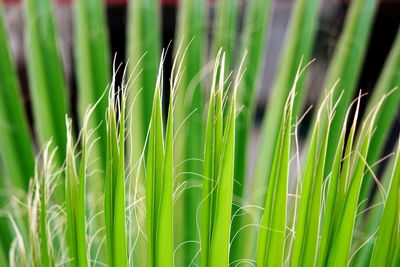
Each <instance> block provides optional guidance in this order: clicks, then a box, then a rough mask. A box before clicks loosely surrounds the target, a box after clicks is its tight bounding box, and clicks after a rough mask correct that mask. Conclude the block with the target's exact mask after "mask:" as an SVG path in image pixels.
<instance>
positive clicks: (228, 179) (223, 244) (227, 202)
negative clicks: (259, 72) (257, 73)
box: [209, 88, 236, 267]
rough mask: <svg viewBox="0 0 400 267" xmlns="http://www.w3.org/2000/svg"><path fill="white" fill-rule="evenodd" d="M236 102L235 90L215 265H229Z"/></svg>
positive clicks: (226, 143) (221, 185) (222, 162)
mask: <svg viewBox="0 0 400 267" xmlns="http://www.w3.org/2000/svg"><path fill="white" fill-rule="evenodd" d="M235 90H236V89H235ZM220 91H221V88H220ZM235 102H236V95H235V92H234V93H233V96H232V100H231V106H230V109H229V113H228V118H227V122H226V125H225V132H224V137H223V139H224V140H223V147H222V151H221V153H222V154H221V159H220V166H219V175H218V180H217V188H216V190H217V192H216V200H215V218H214V225H213V230H212V231H213V232H212V239H211V243H210V259H209V266H215V267H217V266H228V265H229V247H230V246H229V245H230V242H229V241H230V221H231V205H232V196H233V174H234V160H235V113H236V107H235Z"/></svg>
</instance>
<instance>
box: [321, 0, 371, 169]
mask: <svg viewBox="0 0 400 267" xmlns="http://www.w3.org/2000/svg"><path fill="white" fill-rule="evenodd" d="M377 2H378V1H376V0H355V1H352V2H351V5H350V8H349V10H348V12H347V15H346V19H345V23H344V29H343V32H342V34H341V36H340V40H339V43H338V45H337V48H336V50H335V53H334V55H333V59H332V62H331V63H330V66H329V69H328V73H327V75H326V77H325V82H324V87H323V88H331V87H332V86H333V84H334V83H336V82H337V80H338V79H339V83H338V85H337V88H338V90H337V91H335V93H334V96H333V101H337V99H338V97H339V95H340V94H341V92H342V91H343V95H342V97H341V101H340V103H339V105H338V107H337V110H336V114H335V117H334V119H333V121H332V125H331V129H332V131H331V132H330V136H329V144H328V151H334V150H335V146H336V144H337V142H338V140H339V138H340V133H341V125H342V124H343V120H344V117H345V113H346V107H347V106H348V105H349V103H350V102H351V100H352V99H353V97H354V93H355V89H356V86H357V82H358V78H359V74H360V71H361V67H362V64H363V62H364V55H365V51H366V49H367V45H368V40H369V35H370V32H371V28H372V22H373V19H374V15H375V11H376V7H377ZM322 100H323V96H321V97H320V101H319V102H320V103H321V102H322ZM325 123H326V121H325V122H324V121H322V125H323V124H325ZM333 155H334V153H328V155H327V160H326V161H327V162H326V171H325V174H327V172H329V170H330V169H331V166H332V162H333Z"/></svg>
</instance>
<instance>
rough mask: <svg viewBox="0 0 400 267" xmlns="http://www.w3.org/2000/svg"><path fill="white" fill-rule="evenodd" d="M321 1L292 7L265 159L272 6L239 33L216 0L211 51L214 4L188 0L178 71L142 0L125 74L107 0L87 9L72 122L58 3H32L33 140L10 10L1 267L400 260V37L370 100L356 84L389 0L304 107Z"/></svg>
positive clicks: (2, 57) (1, 142)
mask: <svg viewBox="0 0 400 267" xmlns="http://www.w3.org/2000/svg"><path fill="white" fill-rule="evenodd" d="M319 2H320V1H318V0H298V1H297V2H296V4H295V5H294V9H293V14H292V17H291V21H290V24H289V28H288V33H287V37H286V42H285V46H284V47H283V50H282V56H281V59H280V63H279V67H278V72H277V77H276V80H275V82H274V84H273V86H272V88H271V95H270V97H269V100H268V103H267V108H266V113H265V115H264V121H263V123H262V129H261V136H260V140H258V143H257V144H258V147H257V151H252V150H250V148H249V141H250V136H251V133H252V131H253V123H254V120H253V117H254V110H255V105H256V104H255V103H256V100H255V99H256V96H257V86H259V83H260V82H259V81H260V73H261V71H260V70H261V65H262V59H263V56H264V47H265V42H266V37H267V36H268V26H267V25H268V22H269V14H270V4H271V3H270V1H266V0H254V1H249V2H248V3H247V4H246V6H245V18H244V22H243V29H242V31H241V34H240V36H237V30H238V29H237V27H236V25H237V24H238V19H239V16H238V11H239V1H230V0H220V1H218V4H217V6H216V7H217V8H216V13H215V20H214V27H213V37H212V38H211V40H207V38H206V36H207V32H206V30H205V29H206V27H205V24H206V15H205V14H206V6H205V1H203V0H182V1H181V5H180V11H179V23H178V24H177V25H178V26H177V27H178V28H177V39H176V41H175V44H174V48H173V52H172V53H173V58H174V62H173V67H172V71H171V73H166V74H165V73H164V61H165V54H166V52H161V51H160V47H159V43H160V42H159V40H160V32H159V29H158V27H159V25H158V24H159V15H158V12H159V10H158V8H159V7H158V4H157V3H158V1H156V0H151V1H145V0H135V1H130V4H129V14H128V15H129V16H128V42H127V54H128V58H129V62H128V63H127V66H126V67H125V68H124V69H122V68H121V66H118V65H117V63H115V62H114V63H113V64H112V65H113V69H112V71H109V69H110V65H111V63H110V62H111V60H110V57H109V55H108V43H107V31H106V27H105V16H104V10H103V5H102V2H101V1H100V0H82V1H77V2H76V3H75V5H74V11H75V13H74V29H75V31H74V33H75V38H74V42H75V43H74V52H75V58H76V60H75V63H76V67H75V71H76V74H77V85H78V92H79V95H78V96H79V103H78V107H77V110H78V118H77V119H78V120H79V122H78V123H74V121H73V119H72V118H71V112H70V110H71V104H69V101H68V100H67V99H68V97H67V95H68V90H67V83H66V82H65V77H64V72H63V69H62V64H61V59H60V56H59V52H58V51H59V49H58V44H57V38H56V36H57V34H56V32H57V31H56V27H55V24H54V22H53V12H52V5H51V2H50V0H25V2H24V5H25V6H24V7H25V8H24V10H25V15H26V28H27V35H26V38H27V63H28V70H29V73H28V74H29V89H30V94H31V99H32V104H33V115H34V125H33V130H34V136H32V134H31V132H30V129H29V128H30V125H29V124H28V123H27V119H26V116H25V108H24V106H23V105H22V97H21V92H20V86H19V82H18V79H17V74H16V72H15V69H14V66H13V62H12V59H11V55H10V49H9V44H8V39H7V34H6V31H5V27H4V21H3V18H2V12H0V77H2V79H0V127H1V128H0V155H1V158H0V159H1V162H0V163H1V165H0V190H1V191H0V234H1V239H0V266H7V265H9V266H24V267H25V266H46V267H47V266H115V267H120V266H203V267H206V266H213V267H219V266H332V267H333V266H335V267H336V266H399V265H400V230H399V229H400V201H399V199H400V142H399V140H398V138H397V141H396V145H395V146H393V149H392V152H391V153H390V154H389V155H385V154H383V152H384V146H385V144H386V141H387V139H388V136H389V135H390V134H392V131H391V127H392V125H393V122H394V120H395V119H396V116H398V113H399V108H398V107H399V103H400V90H398V89H397V86H398V85H399V84H400V32H398V33H397V36H396V39H395V41H394V43H393V46H392V49H391V51H390V53H389V55H388V57H387V59H386V62H385V66H384V68H383V69H382V71H381V75H380V77H379V80H378V82H377V83H376V85H375V88H374V91H373V93H372V95H371V96H367V95H366V94H364V93H363V92H362V91H361V90H360V91H358V90H357V85H356V84H357V80H358V76H359V73H360V69H361V66H362V64H363V58H364V54H365V50H366V47H367V44H368V36H369V33H370V28H371V24H372V22H373V17H374V13H375V10H376V6H377V1H375V0H354V1H352V3H351V5H350V8H349V11H348V15H347V17H346V20H345V24H344V29H343V32H342V34H341V37H340V40H339V42H338V44H337V47H336V50H335V53H334V56H333V58H332V62H331V64H330V67H329V69H328V71H327V76H326V78H325V83H324V88H323V89H321V96H320V100H319V102H318V103H317V105H316V107H314V108H312V109H308V107H304V102H305V101H304V99H305V97H306V96H307V93H308V86H307V83H306V79H307V71H308V69H309V66H310V65H311V64H312V60H311V51H312V48H313V43H314V36H315V32H316V27H317V24H318V23H317V22H318V10H319V5H320V3H319ZM0 11H1V10H0ZM236 40H240V41H239V42H236ZM208 41H210V42H211V46H210V49H209V51H206V48H207V47H208V45H207V42H208ZM170 53H171V52H170ZM117 73H122V76H123V78H122V84H118V83H117V82H116V80H115V77H116V74H117ZM164 76H166V77H168V78H167V79H164ZM164 80H168V81H169V84H168V86H165V83H164V82H163V81H164ZM167 98H168V99H167ZM362 103H367V104H366V108H365V109H364V108H362ZM304 110H306V111H304ZM305 117H308V118H310V121H311V122H312V124H311V126H310V127H309V129H308V135H307V137H306V138H304V140H302V139H300V138H299V134H298V132H299V130H298V129H299V127H300V126H301V125H302V122H303V119H304V118H305ZM74 125H78V126H77V128H76V127H75V126H74ZM396 134H398V133H396ZM250 153H257V156H256V164H255V168H254V170H252V171H249V168H250V167H249V164H248V163H249V160H248V158H249V155H250ZM249 173H251V174H252V175H251V177H248V176H249V175H248V174H249Z"/></svg>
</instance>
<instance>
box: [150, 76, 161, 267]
mask: <svg viewBox="0 0 400 267" xmlns="http://www.w3.org/2000/svg"><path fill="white" fill-rule="evenodd" d="M159 86H160V84H157V87H156V91H155V94H154V101H153V112H152V116H151V122H150V133H149V143H148V147H147V162H146V225H147V238H148V242H149V245H148V257H149V261H148V262H149V266H156V265H157V264H158V262H157V256H158V255H156V253H157V251H156V248H157V225H158V224H159V216H160V214H159V211H160V204H161V202H160V201H161V190H162V181H160V177H163V173H164V170H163V166H164V155H165V154H164V153H165V152H164V136H163V122H162V111H161V96H160V87H159ZM160 264H161V263H160Z"/></svg>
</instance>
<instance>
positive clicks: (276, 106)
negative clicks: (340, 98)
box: [250, 0, 332, 205]
mask: <svg viewBox="0 0 400 267" xmlns="http://www.w3.org/2000/svg"><path fill="white" fill-rule="evenodd" d="M318 10H319V1H318V0H302V1H297V2H296V6H295V8H294V11H293V14H292V16H291V20H290V25H289V28H288V31H287V35H286V40H285V47H284V48H283V51H282V55H281V59H280V63H279V65H278V66H279V67H278V71H277V75H278V76H277V77H276V80H275V82H274V85H273V87H272V90H271V92H272V96H271V97H270V100H269V103H268V107H267V110H266V113H265V116H264V120H263V124H262V132H261V139H260V142H261V143H260V145H259V150H258V156H257V163H256V168H255V174H254V175H255V176H254V181H253V184H252V187H251V188H250V196H251V200H252V201H251V202H252V203H255V204H258V205H259V204H262V203H263V202H264V201H265V194H266V191H267V189H266V187H265V185H266V184H268V182H267V179H268V177H270V172H271V167H272V165H271V164H272V162H273V156H274V150H273V149H274V147H275V144H276V142H277V136H278V130H279V124H280V121H281V118H282V114H281V111H282V110H283V109H284V106H285V101H286V98H287V96H288V94H289V91H290V88H291V85H292V84H293V82H294V79H295V77H296V71H297V68H298V67H299V65H300V64H301V62H303V64H304V63H306V64H307V63H308V62H309V61H310V56H311V51H312V47H313V45H314V37H315V31H316V27H317V22H318ZM302 59H303V60H302ZM300 67H303V66H300ZM305 77H306V74H304V76H303V77H302V78H300V80H299V81H298V85H297V88H296V90H297V92H298V96H297V97H296V100H295V103H294V110H293V111H294V114H296V112H297V108H298V106H299V103H301V102H302V99H303V97H304V95H305V92H306V90H305V87H304V79H305ZM331 87H332V86H331ZM331 87H329V88H331Z"/></svg>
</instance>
